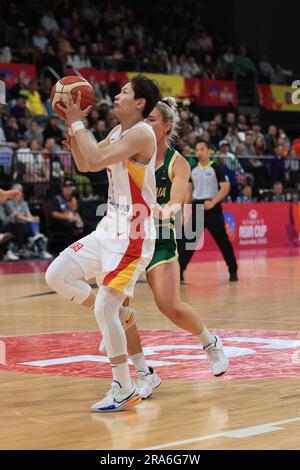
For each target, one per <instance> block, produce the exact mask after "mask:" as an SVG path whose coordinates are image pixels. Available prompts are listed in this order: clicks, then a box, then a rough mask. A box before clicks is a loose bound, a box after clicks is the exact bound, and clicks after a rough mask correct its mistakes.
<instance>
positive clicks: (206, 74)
mask: <svg viewBox="0 0 300 470" xmlns="http://www.w3.org/2000/svg"><path fill="white" fill-rule="evenodd" d="M203 78H207V79H208V80H215V78H216V76H215V65H214V63H213V59H212V56H211V55H210V54H205V56H204V60H203Z"/></svg>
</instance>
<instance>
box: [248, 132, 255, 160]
mask: <svg viewBox="0 0 300 470" xmlns="http://www.w3.org/2000/svg"><path fill="white" fill-rule="evenodd" d="M245 151H246V155H256V153H255V148H254V133H253V132H252V131H248V132H247V133H246V141H245Z"/></svg>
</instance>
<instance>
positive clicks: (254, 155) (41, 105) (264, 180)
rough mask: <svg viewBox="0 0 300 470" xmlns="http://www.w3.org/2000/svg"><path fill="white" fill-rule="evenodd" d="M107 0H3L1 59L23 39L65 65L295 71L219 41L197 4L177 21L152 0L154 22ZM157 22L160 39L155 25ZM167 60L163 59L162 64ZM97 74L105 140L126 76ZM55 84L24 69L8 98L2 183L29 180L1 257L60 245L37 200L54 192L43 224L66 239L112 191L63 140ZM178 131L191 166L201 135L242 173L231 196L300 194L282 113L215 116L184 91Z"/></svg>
mask: <svg viewBox="0 0 300 470" xmlns="http://www.w3.org/2000/svg"><path fill="white" fill-rule="evenodd" d="M99 3H101V5H102V8H101V9H98V8H95V7H94V5H95V4H97V2H90V1H89V0H83V1H73V2H71V1H70V0H60V1H53V2H52V3H51V5H50V6H49V8H48V9H47V10H45V11H44V12H43V11H41V5H40V3H39V2H38V1H37V0H36V1H32V2H30V5H29V6H28V8H27V9H26V10H25V11H24V12H23V10H21V9H20V8H18V7H17V6H16V5H14V4H12V3H10V2H9V1H4V2H2V3H1V7H0V31H1V32H0V38H1V39H2V41H1V43H2V44H6V46H7V47H6V48H4V50H2V58H1V57H0V62H1V60H2V61H3V59H4V61H9V60H10V59H11V60H13V59H14V57H13V55H10V54H11V50H12V51H13V50H14V49H18V50H19V51H20V50H21V51H22V50H24V51H25V52H26V51H27V52H28V51H29V50H31V51H33V52H34V55H35V62H36V64H37V65H38V67H39V70H41V68H42V67H43V66H45V65H50V66H51V67H53V69H54V70H55V71H56V72H57V73H58V74H59V75H60V76H63V75H64V69H65V67H66V66H73V67H75V68H80V67H84V66H85V67H89V66H95V67H98V66H99V57H100V59H101V60H102V59H103V58H106V60H107V62H106V66H107V67H111V68H117V69H123V70H127V71H129V70H136V69H138V68H140V69H141V67H140V64H141V63H142V64H143V67H142V70H145V71H163V72H165V73H172V74H177V73H178V74H181V75H184V76H185V77H193V76H197V77H204V78H218V79H221V78H233V77H234V76H236V74H237V73H238V74H241V76H247V74H254V73H255V74H257V73H258V74H259V75H260V77H261V80H262V81H265V83H269V82H271V83H284V82H285V80H286V76H287V75H286V73H285V72H284V71H283V70H282V68H280V66H276V67H273V66H272V65H271V64H270V63H269V62H268V60H267V57H266V56H265V55H264V57H263V58H262V60H261V62H258V63H254V62H253V61H252V60H251V58H250V57H249V56H248V55H247V51H246V49H245V48H244V47H243V46H241V47H240V49H239V52H238V53H236V50H235V49H234V48H233V47H232V46H230V45H229V46H226V47H225V48H224V47H223V46H221V45H220V44H218V42H217V41H215V40H214V38H212V37H211V36H210V35H209V34H208V33H207V32H206V31H205V29H204V27H203V25H202V18H201V15H200V14H199V15H198V16H197V17H196V18H193V21H192V22H190V20H191V16H190V15H191V13H190V12H189V11H186V10H185V9H184V7H183V4H182V3H180V2H179V3H178V4H175V7H174V8H173V9H172V10H171V11H170V12H169V13H170V14H169V17H168V24H166V22H165V18H164V17H163V15H162V10H161V6H159V4H158V3H156V2H154V5H153V7H151V6H149V8H150V9H151V8H152V10H151V15H152V19H154V21H152V20H151V23H149V19H148V18H147V17H146V18H145V17H143V16H142V15H138V13H134V12H133V10H131V9H128V8H127V7H125V6H122V5H120V6H119V8H113V3H105V4H104V3H103V2H99ZM116 3H117V2H116ZM2 4H3V7H2ZM137 11H138V9H137ZM137 15H138V16H137ZM153 24H155V25H156V28H157V30H159V41H156V37H157V34H155V32H154V31H153V30H151V26H152V25H153ZM190 24H192V25H197V27H194V26H193V27H192V28H190ZM16 31H17V32H16ZM1 35H2V36H1ZM10 48H11V49H10ZM25 52H24V54H25ZM27 52H26V53H27ZM3 56H5V57H3ZM138 64H139V65H138ZM157 64H158V65H159V67H160V68H155V67H156V66H157ZM122 67H124V68H122ZM0 80H4V81H5V80H6V76H5V75H1V76H0ZM92 84H93V86H94V89H95V94H96V105H95V106H94V109H93V110H92V111H91V113H90V114H89V116H88V117H87V118H86V119H85V125H86V127H87V128H88V132H89V135H90V137H91V138H92V139H94V140H95V141H100V140H102V139H103V138H105V137H106V135H107V134H108V133H109V131H110V130H111V129H112V128H113V127H114V126H115V125H116V124H117V120H116V117H115V116H114V114H113V110H112V106H113V100H114V96H115V94H116V93H118V92H119V84H118V83H117V82H113V83H110V84H108V83H106V82H105V81H102V82H101V83H96V82H94V83H92ZM52 86H53V81H52V79H51V78H50V77H48V76H45V77H44V78H40V79H39V80H30V81H29V82H27V81H26V79H25V76H24V75H23V74H20V75H19V77H18V80H17V82H16V83H15V85H14V86H13V87H12V88H8V87H7V90H6V102H7V104H6V105H1V104H0V186H1V187H11V185H12V184H13V185H23V187H22V186H18V187H19V188H20V192H21V194H22V197H21V199H20V201H17V202H16V203H15V202H12V201H8V202H7V203H4V202H1V201H0V257H1V256H2V257H4V259H7V260H17V259H19V258H26V257H32V256H36V257H42V258H44V259H48V258H49V257H50V254H49V253H48V251H47V250H48V248H47V239H46V237H45V236H44V235H43V234H41V232H40V231H41V227H40V225H41V222H43V221H40V220H39V218H38V216H37V215H32V213H31V210H30V203H31V202H32V201H33V200H34V201H36V200H38V201H45V200H46V201H47V203H46V205H45V207H44V212H45V214H46V219H47V224H46V225H45V224H43V227H44V228H45V230H43V231H45V233H47V236H52V235H53V237H56V238H60V237H61V238H62V239H63V240H64V245H66V244H70V243H72V242H73V241H75V240H76V239H78V238H79V237H80V236H82V235H83V234H85V233H88V232H90V231H91V230H92V229H93V228H94V226H95V224H96V221H95V220H94V218H93V215H94V213H93V214H92V216H91V217H87V212H88V211H87V210H86V209H85V211H84V212H83V211H82V210H81V202H82V201H84V200H90V201H92V200H93V199H94V198H95V199H98V200H99V199H101V198H102V199H103V200H104V199H105V196H106V188H107V178H106V173H105V172H100V173H92V174H79V173H78V172H77V170H76V168H75V166H74V164H73V161H72V158H71V155H70V153H69V152H68V151H67V150H66V148H64V147H63V145H62V140H63V139H64V133H65V127H64V122H63V121H62V120H61V119H60V118H59V117H58V116H56V115H55V114H54V111H53V109H52V107H51V103H50V92H51V88H52ZM178 134H179V136H178V139H177V141H176V142H175V143H174V145H175V146H176V148H177V149H178V150H179V151H180V152H181V153H182V155H183V156H184V157H185V158H187V160H188V161H189V162H190V164H191V166H193V165H194V164H195V158H194V149H195V145H196V142H197V141H198V140H199V139H201V140H205V141H206V142H207V143H208V144H209V145H210V147H211V149H212V158H216V159H217V161H218V162H219V163H220V164H221V165H223V166H224V170H225V173H226V175H227V177H228V179H229V181H230V183H231V192H230V196H229V198H228V201H233V202H234V201H236V202H241V203H243V202H251V201H260V200H266V201H285V200H298V196H299V194H300V193H299V191H300V170H299V168H300V133H299V135H298V136H297V137H296V138H295V136H294V137H293V138H291V136H289V135H287V133H286V132H285V130H284V129H281V128H278V127H277V126H275V125H269V126H268V127H265V126H264V125H263V124H262V122H261V121H260V118H259V116H257V115H252V116H246V115H244V114H237V113H236V112H233V111H228V112H227V113H225V114H224V113H223V114H222V113H216V114H215V115H214V116H212V118H211V119H210V120H207V119H205V118H204V117H203V116H202V114H201V109H200V108H199V107H197V106H195V105H194V104H193V103H191V102H189V100H184V101H182V102H179V103H178ZM23 188H24V194H23ZM291 191H292V192H291ZM299 200H300V198H299ZM28 203H29V204H28ZM49 234H50V235H49ZM51 234H52V235H51ZM50 251H51V250H50Z"/></svg>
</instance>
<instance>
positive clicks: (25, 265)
mask: <svg viewBox="0 0 300 470" xmlns="http://www.w3.org/2000/svg"><path fill="white" fill-rule="evenodd" d="M50 264H51V261H46V260H37V261H17V262H12V263H0V274H30V273H44V272H45V271H46V269H47V268H48V266H49V265H50Z"/></svg>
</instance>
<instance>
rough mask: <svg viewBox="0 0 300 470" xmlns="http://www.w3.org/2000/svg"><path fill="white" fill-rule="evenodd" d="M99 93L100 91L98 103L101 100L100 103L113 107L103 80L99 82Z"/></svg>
mask: <svg viewBox="0 0 300 470" xmlns="http://www.w3.org/2000/svg"><path fill="white" fill-rule="evenodd" d="M99 91H100V101H101V100H103V101H102V102H104V101H105V102H106V103H107V105H108V107H111V106H112V105H113V101H112V99H111V96H110V94H109V90H108V85H107V83H106V82H105V81H104V80H102V81H101V82H100V87H99ZM99 104H100V103H99Z"/></svg>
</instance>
